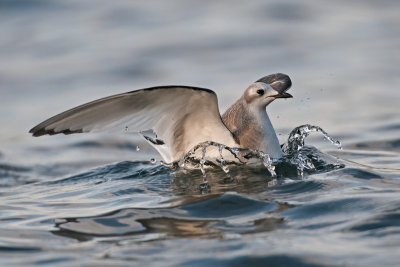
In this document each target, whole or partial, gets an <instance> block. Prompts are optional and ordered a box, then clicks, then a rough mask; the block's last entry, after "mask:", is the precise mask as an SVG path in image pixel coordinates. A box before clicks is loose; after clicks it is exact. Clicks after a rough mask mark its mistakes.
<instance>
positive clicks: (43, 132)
mask: <svg viewBox="0 0 400 267" xmlns="http://www.w3.org/2000/svg"><path fill="white" fill-rule="evenodd" d="M29 133H31V134H32V136H34V137H39V136H43V135H56V134H65V135H68V134H75V133H83V131H82V129H79V130H73V131H71V130H70V129H65V130H62V131H57V132H56V131H54V129H50V130H46V129H45V128H38V129H36V127H34V128H32V129H30V130H29Z"/></svg>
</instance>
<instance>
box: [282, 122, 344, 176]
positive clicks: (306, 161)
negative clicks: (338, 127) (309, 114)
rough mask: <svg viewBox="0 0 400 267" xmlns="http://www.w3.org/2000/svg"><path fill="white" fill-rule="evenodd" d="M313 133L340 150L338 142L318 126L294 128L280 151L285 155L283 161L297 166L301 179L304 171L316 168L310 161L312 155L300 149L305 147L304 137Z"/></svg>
mask: <svg viewBox="0 0 400 267" xmlns="http://www.w3.org/2000/svg"><path fill="white" fill-rule="evenodd" d="M313 132H320V133H322V135H323V136H324V138H325V139H326V140H328V141H330V142H331V143H332V144H333V145H335V146H337V147H338V149H342V145H341V143H340V141H338V140H334V139H333V138H332V137H330V136H329V134H328V133H327V132H326V131H324V130H323V129H322V128H321V127H319V126H315V125H310V124H305V125H301V126H298V127H296V128H294V129H293V130H292V131H291V132H290V134H289V137H288V141H287V143H285V144H284V145H283V146H282V150H283V152H284V153H285V154H286V155H287V156H286V157H285V159H286V160H288V161H289V162H290V163H292V164H294V165H295V166H297V172H298V174H299V175H300V176H301V177H303V176H304V171H315V170H316V167H315V166H314V164H313V161H312V159H313V155H307V154H305V153H302V149H303V148H304V146H305V143H304V141H305V139H306V137H307V136H309V135H310V133H313Z"/></svg>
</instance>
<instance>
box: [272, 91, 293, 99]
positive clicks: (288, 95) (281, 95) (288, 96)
mask: <svg viewBox="0 0 400 267" xmlns="http://www.w3.org/2000/svg"><path fill="white" fill-rule="evenodd" d="M273 97H274V98H292V97H293V96H292V95H291V94H289V93H285V92H283V93H279V94H277V95H274V96H273Z"/></svg>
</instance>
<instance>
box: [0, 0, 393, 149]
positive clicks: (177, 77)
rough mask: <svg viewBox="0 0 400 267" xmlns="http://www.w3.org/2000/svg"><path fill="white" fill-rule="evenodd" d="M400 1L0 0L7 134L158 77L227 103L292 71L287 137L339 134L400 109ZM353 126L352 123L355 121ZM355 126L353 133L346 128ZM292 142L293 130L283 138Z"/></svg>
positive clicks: (11, 137) (281, 113) (0, 110)
mask: <svg viewBox="0 0 400 267" xmlns="http://www.w3.org/2000/svg"><path fill="white" fill-rule="evenodd" d="M399 7H400V3H399V2H398V1H394V0H393V1H390V0H385V1H334V2H332V1H331V2H320V1H314V0H306V1H301V2H299V1H294V0H293V1H273V0H272V1H261V0H260V1H251V2H246V3H243V2H242V1H229V2H227V1H201V2H199V1H179V0H175V1H168V3H167V2H165V3H160V2H158V1H146V2H142V1H118V2H115V1H101V0H99V1H95V2H92V1H82V0H79V1H73V0H72V1H47V0H37V1H28V0H1V1H0V59H1V60H0V114H1V116H0V123H1V125H2V129H1V131H0V143H1V144H4V143H10V142H19V141H22V140H27V139H30V138H31V137H30V135H29V134H28V133H27V131H28V130H29V129H30V128H31V127H33V126H34V125H36V124H37V123H39V122H41V121H42V120H44V119H46V118H48V117H49V116H52V115H54V114H56V113H59V112H61V111H64V110H66V109H68V108H71V107H74V106H76V105H78V104H82V103H85V102H87V101H90V100H94V99H96V98H100V97H104V96H108V95H111V94H116V93H121V92H125V91H130V90H135V89H140V88H144V87H150V86H156V85H170V84H179V85H193V86H200V87H206V88H210V89H213V90H214V91H216V92H217V94H218V96H219V102H220V108H221V112H223V111H224V110H225V109H226V108H227V107H228V106H229V105H230V104H232V103H233V102H234V101H235V100H236V99H237V98H239V97H240V96H241V94H242V92H243V90H244V89H245V88H246V87H247V86H248V85H249V84H250V83H251V82H253V81H255V80H257V79H258V78H260V77H262V76H264V75H267V74H271V73H275V72H283V73H286V74H288V75H290V77H291V78H292V80H293V87H292V89H291V93H292V94H293V95H294V98H293V99H291V100H288V101H276V102H275V103H273V105H271V106H270V107H269V113H270V114H271V115H270V116H271V119H272V120H273V123H274V125H275V127H276V128H277V130H278V131H279V132H282V134H287V132H288V131H289V130H290V129H292V128H294V127H295V126H298V125H300V124H303V123H312V124H318V125H320V126H322V127H323V128H325V129H326V130H327V131H328V132H330V133H333V134H335V135H339V136H340V135H346V133H349V134H350V133H356V132H359V131H361V130H367V128H368V127H371V126H377V127H378V126H379V125H381V124H382V123H385V121H387V120H395V119H397V118H398V117H399V108H398V104H399V101H400V92H399V89H398V85H399V84H400V68H399V63H400V50H399V48H400V16H399ZM349 128H352V129H349ZM344 130H345V131H346V132H343V131H344ZM282 140H283V139H282Z"/></svg>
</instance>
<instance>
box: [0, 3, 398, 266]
mask: <svg viewBox="0 0 400 267" xmlns="http://www.w3.org/2000/svg"><path fill="white" fill-rule="evenodd" d="M399 5H400V3H399V2H398V1H391V0H384V1H379V2H376V1H370V0H366V1H344V0H339V1H335V2H333V1H331V2H329V3H325V2H324V3H322V2H319V1H315V0H305V1H301V2H299V1H294V0H289V1H285V2H282V1H278V0H272V1H261V0H255V1H251V2H246V3H244V2H238V1H234V2H232V3H231V4H230V5H229V6H228V5H227V4H226V3H225V2H221V1H201V2H200V1H196V2H194V1H181V0H174V1H168V3H158V4H157V5H155V4H154V3H151V2H134V1H118V2H116V1H104V0H99V1H97V2H96V5H94V4H93V2H89V1H84V0H81V1H68V2H67V1H57V2H55V1H49V0H40V1H27V0H26V1H25V0H13V1H11V0H10V1H0V33H1V35H0V48H1V49H0V58H1V60H0V114H1V116H0V124H1V125H2V127H1V132H0V206H1V209H0V254H1V257H0V265H2V266H12V265H18V266H30V265H60V266H62V265H65V266H82V265H84V266H85V265H87V266H103V265H113V266H114V265H115V266H127V265H142V264H146V265H151V266H157V265H161V266H204V265H213V266H214V265H217V266H252V265H260V266H265V265H269V266H338V265H339V266H342V265H344V266H347V265H349V266H382V265H384V266H395V265H397V264H398V262H399V261H400V257H399V255H398V254H399V253H398V247H399V246H398V244H400V225H399V223H398V222H399V219H400V218H399V214H400V210H399V207H400V201H399V193H400V192H399V191H400V180H399V177H400V167H399V166H400V165H399V162H400V154H399V152H400V151H399V147H400V145H399V131H400V127H399V125H400V122H399V109H398V102H399V90H398V86H399V83H400V80H399V77H400V72H399V71H400V69H399V68H398V62H399V53H398V50H399V46H400V39H399V38H398V36H400V32H399V29H400V27H399V23H400V21H399V15H398V10H399ZM276 72H283V73H288V74H289V75H290V76H291V78H292V81H293V88H292V93H293V95H294V98H293V99H291V100H289V101H280V102H278V101H276V103H275V102H274V103H273V104H271V106H269V107H268V113H269V115H270V118H271V120H272V123H273V124H274V126H275V127H276V130H277V134H278V137H279V138H280V141H281V143H284V142H285V141H286V140H287V138H288V136H289V133H290V130H291V129H293V128H294V127H295V126H297V125H302V124H305V123H310V124H312V125H319V126H321V128H323V129H324V130H326V131H327V132H329V134H330V135H331V136H332V138H333V139H334V140H336V139H337V140H341V142H342V145H343V150H337V149H335V148H334V147H332V145H331V144H329V143H328V142H326V141H324V140H323V138H322V137H321V136H320V135H318V134H313V135H310V136H309V137H308V138H307V140H306V142H305V143H306V146H305V147H303V148H302V149H301V150H300V153H299V154H296V153H297V152H299V151H296V153H295V154H294V155H292V156H291V158H290V157H289V158H286V159H283V160H281V161H278V162H274V164H273V165H274V167H275V169H274V172H275V173H276V176H275V177H272V176H271V175H270V174H269V173H268V171H267V169H266V168H265V167H264V165H263V164H262V162H259V163H261V164H259V166H257V167H254V166H253V168H246V167H243V166H235V167H231V166H229V172H228V171H227V169H226V168H225V167H226V165H225V163H226V162H219V163H218V162H217V168H212V169H208V168H205V172H206V178H207V183H208V184H209V187H203V189H204V190H201V188H202V187H201V185H202V184H204V177H203V174H202V172H201V171H200V170H179V171H178V170H171V169H169V168H167V167H165V166H163V165H161V164H160V161H159V160H160V159H159V158H158V157H157V154H156V153H155V151H153V150H152V149H151V148H150V147H148V146H146V144H144V143H143V142H141V141H140V139H138V138H137V137H136V136H135V135H132V134H131V132H132V131H133V129H128V131H127V132H124V133H121V134H122V135H121V136H115V135H112V136H110V135H101V134H99V135H75V136H74V135H71V136H68V137H66V136H53V137H43V138H38V139H34V138H32V137H30V136H29V135H28V134H27V131H28V130H29V129H30V128H31V127H32V126H33V125H35V124H36V123H37V122H39V121H42V120H43V119H45V118H47V117H48V116H49V115H51V114H56V113H58V112H61V111H63V110H66V109H68V108H70V107H73V106H76V105H79V104H82V103H85V102H88V101H90V100H92V99H97V98H100V97H104V96H107V95H112V94H116V93H121V92H125V91H131V90H134V89H140V88H145V87H150V86H156V85H167V84H182V85H193V86H200V87H206V88H211V89H213V90H215V91H216V92H217V95H218V101H219V104H220V107H221V111H223V110H224V109H225V108H226V107H227V106H228V105H230V104H232V103H233V102H234V101H235V100H236V99H237V98H238V97H239V96H240V95H241V94H242V93H243V90H244V88H245V87H246V86H247V85H248V84H250V83H251V82H253V81H254V80H256V79H257V78H259V77H262V76H265V75H267V74H270V73H276ZM137 148H139V149H137ZM296 155H297V156H300V158H299V157H296ZM152 158H154V159H155V160H156V163H155V164H152V163H151V162H150V159H152ZM290 159H299V161H300V162H302V163H303V165H304V172H303V174H304V175H303V177H302V176H301V173H300V175H299V173H298V168H297V166H298V163H299V162H291V161H290ZM224 160H226V159H225V158H224ZM267 160H268V159H267ZM221 163H222V164H221ZM185 164H186V163H185ZM267 165H268V164H267ZM224 168H225V170H224Z"/></svg>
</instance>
